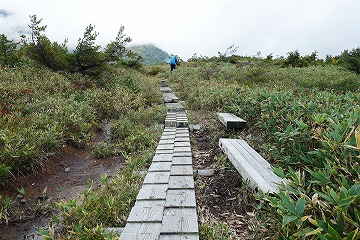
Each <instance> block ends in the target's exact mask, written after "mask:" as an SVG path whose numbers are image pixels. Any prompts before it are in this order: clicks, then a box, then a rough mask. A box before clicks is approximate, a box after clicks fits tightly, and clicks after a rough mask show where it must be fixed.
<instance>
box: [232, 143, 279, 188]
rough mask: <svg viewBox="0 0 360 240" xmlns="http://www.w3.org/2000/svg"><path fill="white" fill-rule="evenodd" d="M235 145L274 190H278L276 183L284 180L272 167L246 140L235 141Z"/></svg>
mask: <svg viewBox="0 0 360 240" xmlns="http://www.w3.org/2000/svg"><path fill="white" fill-rule="evenodd" d="M233 145H234V146H235V147H236V149H237V150H238V151H239V152H240V153H241V154H242V155H243V156H244V158H245V159H247V160H248V161H249V163H250V164H251V165H253V167H254V168H255V169H257V170H258V172H259V173H260V174H261V175H262V176H263V177H264V178H265V179H266V180H267V181H268V182H269V183H270V184H271V185H273V187H274V188H276V184H275V183H274V182H276V183H280V182H281V180H282V179H281V178H280V177H279V176H277V175H276V174H275V173H274V172H273V171H272V170H271V165H270V164H269V163H268V162H267V161H266V160H265V159H264V158H263V157H262V156H260V154H258V153H257V152H256V151H255V150H253V149H252V148H251V147H250V146H249V145H248V144H247V143H246V142H245V141H244V140H238V141H233Z"/></svg>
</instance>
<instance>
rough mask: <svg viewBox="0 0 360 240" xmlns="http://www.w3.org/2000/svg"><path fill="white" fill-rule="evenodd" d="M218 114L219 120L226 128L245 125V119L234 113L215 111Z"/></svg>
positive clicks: (243, 126) (239, 127)
mask: <svg viewBox="0 0 360 240" xmlns="http://www.w3.org/2000/svg"><path fill="white" fill-rule="evenodd" d="M216 114H217V116H218V119H219V121H220V122H221V123H222V124H223V125H224V126H225V127H226V128H237V129H243V128H245V127H246V121H245V120H244V119H241V118H239V117H237V116H235V115H234V114H231V113H219V112H218V113H216Z"/></svg>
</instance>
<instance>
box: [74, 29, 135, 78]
mask: <svg viewBox="0 0 360 240" xmlns="http://www.w3.org/2000/svg"><path fill="white" fill-rule="evenodd" d="M94 28H95V26H93V25H91V24H90V25H89V26H88V27H86V29H85V32H84V36H83V37H82V38H79V40H78V45H77V47H76V49H75V51H74V53H73V54H74V59H75V65H76V67H77V68H78V70H79V71H85V70H87V69H91V68H99V67H101V66H102V65H103V64H105V63H107V62H109V61H119V60H122V59H123V57H124V55H125V52H126V49H125V45H126V44H127V43H129V42H131V38H130V37H126V35H125V34H124V29H125V27H124V26H121V27H120V29H119V31H118V33H117V36H116V38H115V40H114V41H112V42H110V43H109V44H108V45H107V46H106V48H105V51H103V52H102V51H101V46H100V45H96V43H95V40H96V37H97V36H98V33H97V32H96V31H94Z"/></svg>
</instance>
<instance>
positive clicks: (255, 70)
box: [171, 52, 360, 239]
mask: <svg viewBox="0 0 360 240" xmlns="http://www.w3.org/2000/svg"><path fill="white" fill-rule="evenodd" d="M290 55H291V58H292V60H291V61H293V56H292V55H294V56H295V57H294V58H295V59H296V58H298V60H299V61H303V62H307V63H308V64H302V65H301V66H299V65H294V66H296V67H293V65H292V64H289V60H290V59H289V58H288V59H285V58H281V59H275V60H272V58H270V57H267V58H266V59H262V58H261V57H260V56H259V55H258V56H256V57H253V58H249V57H246V58H245V57H239V56H235V55H232V56H230V57H227V56H225V57H224V56H221V55H220V56H219V57H214V58H212V59H209V58H204V57H197V56H195V57H193V58H192V59H191V60H192V61H191V62H189V63H188V64H186V65H182V67H181V68H179V69H177V71H175V72H174V73H173V74H172V76H171V87H172V88H173V89H174V90H175V91H176V92H177V95H179V96H180V97H181V98H182V99H184V100H185V101H186V103H187V106H188V107H189V108H190V109H191V110H194V111H201V112H206V111H208V112H213V111H225V112H231V113H234V114H236V115H238V116H241V117H242V118H244V119H246V120H247V121H248V128H247V129H246V130H245V132H242V133H239V134H241V136H244V135H245V136H246V139H247V140H248V141H249V142H250V144H251V145H252V146H254V147H255V148H256V149H257V150H258V151H259V152H260V153H261V154H262V155H264V156H267V158H268V160H270V162H271V163H272V164H273V165H274V166H275V167H276V168H275V169H274V171H275V172H276V173H277V174H278V175H280V176H281V177H285V178H287V179H288V180H289V183H288V184H286V185H285V184H284V185H281V186H280V187H279V188H280V193H279V194H274V195H268V194H259V195H258V196H257V199H258V201H259V202H260V207H261V211H260V215H259V216H258V217H259V219H267V218H269V219H270V220H271V225H270V226H269V230H268V231H269V234H268V235H269V236H268V237H271V238H274V239H303V238H306V239H357V238H358V237H359V232H358V231H359V228H360V214H359V213H360V209H359V203H360V191H359V186H360V185H359V184H360V182H359V179H360V168H359V163H358V157H359V151H360V106H359V103H360V94H359V89H360V76H359V75H358V74H356V73H355V72H353V71H349V70H347V69H348V67H347V66H345V65H341V64H339V65H338V66H336V65H334V64H331V63H330V64H326V63H325V62H324V61H321V60H318V59H314V57H315V54H312V55H310V56H305V57H301V56H299V55H298V54H296V52H295V54H294V52H293V53H291V54H289V56H290ZM309 59H312V60H311V61H310V60H309ZM295 62H296V61H295ZM285 66H286V67H285ZM189 76H192V77H189ZM214 141H217V139H214ZM215 144H216V142H213V145H215ZM239 204H240V203H239ZM266 224H269V223H268V222H267V223H266ZM264 225H265V223H264ZM200 229H202V231H205V232H208V230H207V229H208V226H207V225H205V226H203V227H200ZM271 229H277V230H278V232H275V233H274V232H273V230H271ZM273 234H276V235H275V236H274V235H273Z"/></svg>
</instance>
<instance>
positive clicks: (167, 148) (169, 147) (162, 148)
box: [156, 144, 174, 150]
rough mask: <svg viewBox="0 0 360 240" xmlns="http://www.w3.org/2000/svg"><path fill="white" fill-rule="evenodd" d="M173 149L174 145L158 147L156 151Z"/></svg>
mask: <svg viewBox="0 0 360 240" xmlns="http://www.w3.org/2000/svg"><path fill="white" fill-rule="evenodd" d="M169 149H174V144H166V145H158V146H157V148H156V150H169Z"/></svg>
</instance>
